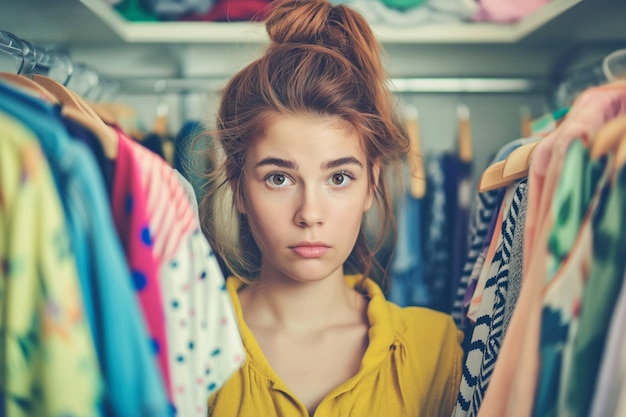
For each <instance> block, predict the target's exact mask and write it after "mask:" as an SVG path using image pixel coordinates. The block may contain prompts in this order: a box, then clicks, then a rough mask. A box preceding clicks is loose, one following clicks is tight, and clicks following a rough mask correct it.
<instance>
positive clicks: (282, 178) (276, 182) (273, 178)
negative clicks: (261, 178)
mask: <svg viewBox="0 0 626 417" xmlns="http://www.w3.org/2000/svg"><path fill="white" fill-rule="evenodd" d="M265 181H267V183H268V184H269V185H270V186H272V187H284V186H286V185H289V184H291V180H290V179H289V178H288V177H287V176H286V175H283V174H271V175H270V176H268V177H267V179H266V180H265Z"/></svg>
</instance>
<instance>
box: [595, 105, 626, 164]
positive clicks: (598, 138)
mask: <svg viewBox="0 0 626 417" xmlns="http://www.w3.org/2000/svg"><path fill="white" fill-rule="evenodd" d="M625 134H626V115H620V116H617V117H614V118H613V119H611V120H609V121H608V122H606V123H605V124H604V125H603V126H602V127H601V128H600V129H599V130H598V132H597V133H596V134H595V136H594V137H593V139H592V140H591V151H590V156H591V158H592V159H598V158H600V157H601V156H602V155H606V154H607V153H609V152H611V150H613V149H615V147H616V146H617V145H618V144H620V140H622V141H623V137H624V135H625Z"/></svg>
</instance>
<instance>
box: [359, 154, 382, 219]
mask: <svg viewBox="0 0 626 417" xmlns="http://www.w3.org/2000/svg"><path fill="white" fill-rule="evenodd" d="M379 179H380V162H379V161H375V162H374V163H373V164H372V183H371V184H370V187H369V191H368V194H367V200H365V207H364V209H363V211H364V212H365V211H368V210H369V209H370V208H372V204H374V194H375V190H376V188H377V187H378V181H379Z"/></svg>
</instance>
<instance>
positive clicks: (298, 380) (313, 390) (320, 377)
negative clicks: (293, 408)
mask: <svg viewBox="0 0 626 417" xmlns="http://www.w3.org/2000/svg"><path fill="white" fill-rule="evenodd" d="M258 333H259V334H258V335H257V340H258V342H259V344H260V346H261V349H262V350H263V353H264V355H265V357H266V359H267V360H268V362H269V364H270V366H271V367H272V369H273V370H274V372H275V373H276V375H277V376H278V377H279V378H280V380H281V381H282V382H283V383H284V384H285V385H286V387H287V388H288V389H289V391H290V392H291V393H292V394H293V395H294V396H295V397H296V398H298V399H299V400H300V401H301V402H302V403H303V404H304V406H305V407H306V408H307V409H308V410H309V412H310V413H311V411H312V410H314V409H315V408H316V407H317V405H318V404H319V403H320V402H321V401H322V400H323V399H324V397H325V396H326V395H327V394H328V393H330V392H331V391H332V390H333V389H334V388H336V387H337V386H339V385H341V384H342V383H343V382H345V381H347V380H348V379H350V378H351V377H353V376H354V375H356V374H357V372H358V370H359V367H360V365H361V361H362V359H363V355H364V353H365V349H366V348H367V327H366V326H363V327H361V326H358V327H357V326H354V328H352V327H350V328H347V329H343V331H339V330H332V331H325V332H320V333H319V334H310V335H307V336H294V335H288V334H284V333H266V334H264V332H258ZM311 414H312V413H311Z"/></svg>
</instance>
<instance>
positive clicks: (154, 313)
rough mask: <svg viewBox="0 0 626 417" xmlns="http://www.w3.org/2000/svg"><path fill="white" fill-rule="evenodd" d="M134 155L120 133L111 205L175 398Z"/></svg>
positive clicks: (150, 333) (156, 352)
mask: <svg viewBox="0 0 626 417" xmlns="http://www.w3.org/2000/svg"><path fill="white" fill-rule="evenodd" d="M133 155H134V154H133V151H132V149H131V144H130V139H128V138H126V137H125V136H123V135H118V151H117V157H116V163H115V174H114V182H113V193H112V196H111V208H112V213H113V220H114V221H115V227H116V228H117V233H118V235H119V236H120V240H121V242H122V246H123V247H124V252H125V253H126V259H127V260H128V265H129V267H130V270H131V277H132V283H133V288H134V290H135V295H136V296H137V299H138V300H139V303H140V306H141V310H142V312H143V318H144V320H145V322H146V327H147V331H148V335H147V336H148V337H149V338H150V339H149V342H150V346H152V352H153V354H154V355H155V356H156V359H157V360H158V363H159V368H160V370H161V375H162V376H163V382H164V383H165V389H166V390H167V392H168V396H169V398H170V401H171V400H172V393H171V383H170V371H169V364H168V358H169V355H168V345H167V335H166V329H165V319H164V316H165V313H164V311H163V310H164V309H163V300H162V297H161V284H160V282H159V276H158V270H159V266H160V265H159V263H158V260H157V259H156V256H155V255H154V248H153V245H154V242H153V239H152V232H151V230H150V218H149V214H148V207H147V206H148V202H147V201H146V200H147V199H146V195H145V194H144V193H143V190H142V183H141V182H142V180H141V179H142V176H143V175H142V172H141V170H140V166H139V165H138V164H137V162H136V161H135V160H134V158H133Z"/></svg>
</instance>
